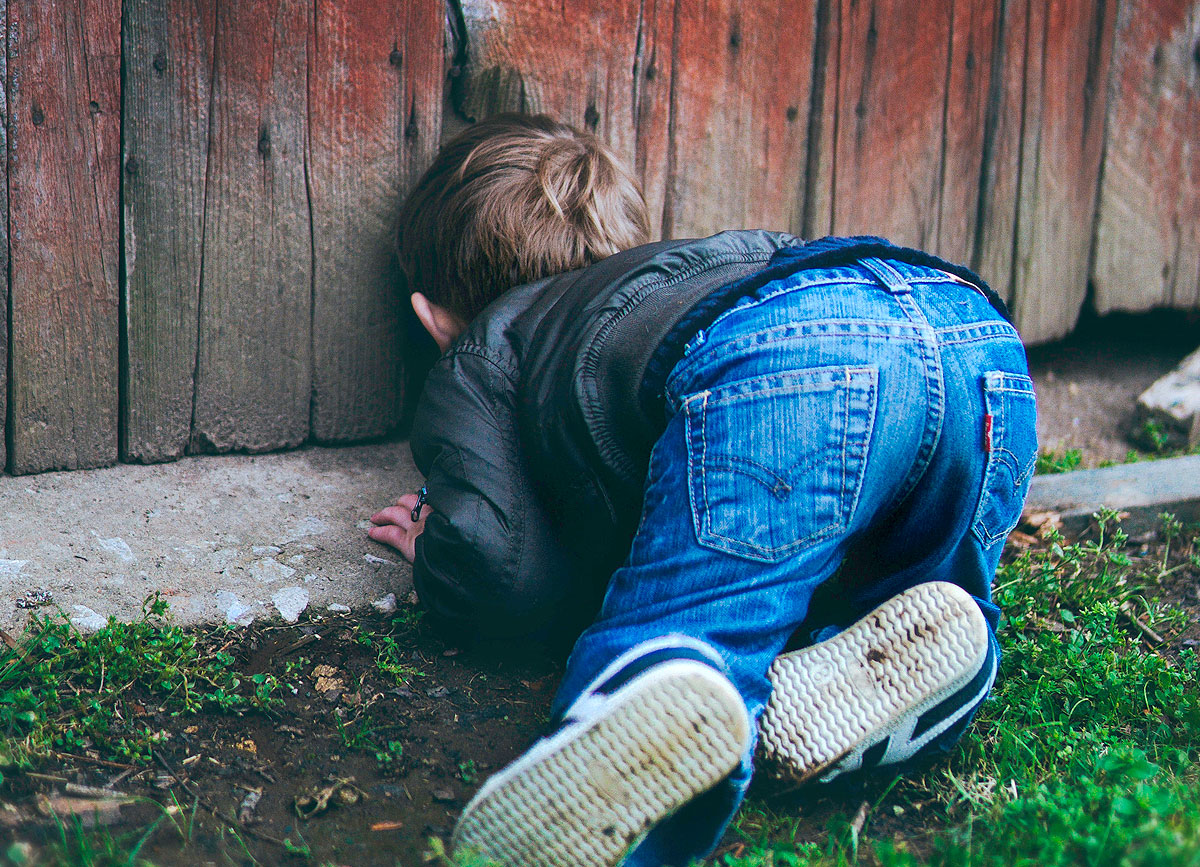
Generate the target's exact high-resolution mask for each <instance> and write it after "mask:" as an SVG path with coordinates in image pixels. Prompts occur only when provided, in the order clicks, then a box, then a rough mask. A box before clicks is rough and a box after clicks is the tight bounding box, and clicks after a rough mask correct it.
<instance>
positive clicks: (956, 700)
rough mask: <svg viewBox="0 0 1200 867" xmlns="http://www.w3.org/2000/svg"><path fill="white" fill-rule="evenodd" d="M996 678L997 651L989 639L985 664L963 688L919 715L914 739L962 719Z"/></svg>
mask: <svg viewBox="0 0 1200 867" xmlns="http://www.w3.org/2000/svg"><path fill="white" fill-rule="evenodd" d="M995 679H996V651H995V650H994V649H993V648H992V644H991V642H990V641H989V642H988V652H987V658H986V659H984V662H983V665H981V666H980V667H979V671H978V673H977V674H976V675H975V676H974V677H973V678H971V680H970V681H968V682H967V683H965V684H964V685H963V688H962V689H960V690H959V691H958V692H956V693H954V695H952V696H949V697H948V698H947V699H946V700H945V701H942V702H939V703H938V704H936V705H934V706H933V707H931V708H930V709H929V710H927V711H925V713H923V714H921V715H920V716H919V717H917V724H916V726H914V727H913V732H912V739H913V740H919V739H920V738H921V737H922V736H923V735H924V734H925V733H926V732H927V731H929V730H930V729H931V728H933V727H934V726H936V725H938V724H939V723H942V722H945V723H946V724H947V725H946V726H944V727H942V731H944V730H945V728H948V727H949V726H950V725H953V724H954V723H956V722H958V721H959V720H960V719H962V717H963V716H964V715H965V714H967V713H969V712H971V711H973V710H975V709H976V708H977V707H978V706H979V705H980V704H982V703H983V700H984V699H985V698H987V694H988V691H989V690H990V689H991V688H992V683H993V682H994V681H995ZM939 734H940V732H939Z"/></svg>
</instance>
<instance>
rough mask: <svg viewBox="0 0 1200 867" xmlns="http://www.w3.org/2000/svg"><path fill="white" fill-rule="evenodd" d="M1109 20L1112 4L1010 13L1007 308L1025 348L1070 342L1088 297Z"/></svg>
mask: <svg viewBox="0 0 1200 867" xmlns="http://www.w3.org/2000/svg"><path fill="white" fill-rule="evenodd" d="M1018 7H1019V4H1018ZM1114 10H1115V0H1087V2H1080V0H1038V2H1033V0H1030V2H1028V3H1027V5H1026V6H1025V7H1024V9H1021V8H1018V9H1016V10H1013V9H1012V8H1011V7H1010V11H1015V12H1016V13H1017V14H1018V15H1022V14H1023V15H1024V17H1025V22H1026V23H1025V27H1024V29H1025V31H1026V36H1027V38H1026V50H1025V56H1024V92H1025V97H1024V100H1023V104H1022V111H1023V114H1022V124H1021V128H1022V135H1021V151H1020V165H1019V170H1018V179H1017V182H1018V188H1017V189H1018V198H1017V219H1016V224H1015V237H1014V238H1013V270H1012V298H1011V305H1012V308H1013V312H1014V314H1015V316H1016V321H1017V326H1018V327H1019V328H1020V329H1021V332H1022V336H1023V337H1024V338H1025V340H1026V341H1027V342H1031V343H1036V342H1041V341H1045V340H1051V339H1054V338H1056V337H1060V336H1062V335H1064V334H1067V333H1068V332H1070V331H1071V329H1072V328H1074V326H1075V322H1076V320H1077V318H1078V316H1079V311H1080V309H1081V308H1082V306H1083V301H1084V299H1085V297H1086V295H1087V280H1088V258H1089V256H1090V253H1091V242H1092V233H1093V220H1094V218H1095V214H1096V194H1097V189H1098V184H1099V172H1100V157H1101V153H1102V151H1103V144H1104V142H1103V135H1104V115H1105V100H1106V97H1107V87H1106V86H1105V83H1106V81H1107V76H1108V70H1109V60H1110V55H1111V47H1112V38H1113V26H1114Z"/></svg>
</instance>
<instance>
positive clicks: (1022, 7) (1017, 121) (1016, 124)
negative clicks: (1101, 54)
mask: <svg viewBox="0 0 1200 867" xmlns="http://www.w3.org/2000/svg"><path fill="white" fill-rule="evenodd" d="M1027 8H1028V0H1011V2H1008V3H1004V4H1001V5H1000V7H999V11H998V18H997V22H996V29H995V31H994V37H993V40H992V49H991V57H990V66H991V71H992V74H991V82H990V85H989V88H988V98H987V111H986V115H985V119H984V150H983V159H982V170H981V172H980V179H979V225H978V226H977V227H976V241H975V249H974V251H973V255H972V257H971V260H970V261H971V266H972V267H973V268H974V269H975V270H976V271H977V272H978V273H979V274H980V275H981V276H982V277H983V278H984V279H985V280H987V281H988V283H990V284H991V286H992V288H993V289H995V290H996V291H997V292H998V293H999V294H1000V296H1001V297H1002V298H1003V299H1004V300H1005V301H1011V300H1012V297H1013V294H1014V288H1013V279H1014V278H1013V239H1014V238H1015V237H1016V232H1017V218H1018V213H1017V202H1018V200H1019V199H1020V179H1021V115H1022V112H1023V105H1024V99H1025V56H1026V54H1027V53H1028V50H1029V16H1028V15H1027V14H1026V10H1027Z"/></svg>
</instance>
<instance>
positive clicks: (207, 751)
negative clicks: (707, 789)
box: [0, 316, 1200, 867]
mask: <svg viewBox="0 0 1200 867" xmlns="http://www.w3.org/2000/svg"><path fill="white" fill-rule="evenodd" d="M1196 342H1197V330H1196V329H1195V328H1194V326H1193V324H1191V323H1187V322H1183V321H1181V318H1180V317H1178V316H1175V317H1149V318H1147V317H1143V318H1141V319H1138V320H1132V319H1110V320H1105V321H1102V322H1099V323H1086V324H1085V326H1084V327H1083V328H1081V330H1080V331H1079V332H1078V333H1077V334H1076V335H1075V336H1074V337H1072V338H1071V339H1070V340H1068V341H1066V342H1064V343H1061V344H1056V345H1053V346H1048V347H1044V348H1040V349H1036V350H1034V351H1033V352H1032V353H1031V362H1032V366H1033V370H1034V374H1035V379H1036V380H1037V382H1038V387H1039V398H1040V404H1041V420H1040V425H1039V427H1040V434H1041V438H1042V444H1043V447H1044V448H1051V449H1064V448H1080V449H1081V450H1082V451H1083V453H1084V463H1085V465H1094V464H1096V463H1098V462H1100V461H1102V460H1105V459H1109V460H1120V459H1121V458H1123V457H1124V455H1125V453H1126V452H1127V451H1128V449H1129V448H1131V444H1130V442H1129V441H1128V439H1127V434H1128V432H1129V430H1130V429H1131V427H1132V424H1133V417H1134V415H1133V401H1134V400H1135V399H1136V397H1137V394H1139V393H1140V392H1141V390H1143V389H1144V388H1145V387H1146V386H1148V385H1149V384H1150V383H1151V382H1153V381H1154V380H1155V379H1156V378H1157V377H1158V376H1160V375H1162V373H1165V372H1166V371H1167V370H1169V369H1170V368H1171V367H1172V366H1173V365H1174V364H1176V363H1177V362H1178V361H1179V359H1181V358H1182V357H1183V356H1184V355H1185V354H1186V353H1187V352H1188V351H1190V350H1191V349H1194V348H1195V344H1196ZM1027 529H1028V528H1027ZM1157 544H1159V543H1158V541H1157V539H1155V538H1151V537H1147V538H1145V539H1141V540H1134V541H1133V542H1132V543H1131V547H1132V548H1133V550H1135V551H1139V552H1141V553H1146V552H1147V551H1149V550H1150V549H1151V548H1152V547H1153V546H1155V545H1157ZM1166 589H1167V592H1168V593H1169V594H1170V596H1171V598H1172V599H1173V601H1175V602H1176V603H1177V604H1180V605H1183V606H1184V607H1186V608H1188V609H1189V610H1190V611H1191V613H1192V614H1193V615H1194V617H1193V627H1192V632H1191V633H1189V634H1188V636H1187V638H1188V640H1192V641H1196V640H1200V588H1198V587H1197V585H1196V581H1195V578H1194V576H1187V577H1186V578H1185V577H1181V578H1180V580H1179V582H1178V585H1177V586H1176V585H1172V586H1170V587H1168V588H1166ZM372 634H374V635H376V636H378V635H379V634H390V637H391V639H392V640H393V641H394V642H395V652H394V654H393V656H392V660H393V662H394V663H396V664H393V665H392V666H391V667H390V671H391V673H388V672H387V671H384V670H383V669H381V667H380V666H379V665H378V664H377V657H378V653H379V644H378V642H377V641H376V642H375V643H373V644H371V645H370V646H368V645H367V644H366V643H365V642H364V641H363V640H362V639H363V636H364V635H372ZM211 640H213V641H216V640H221V641H222V642H224V641H226V639H225V638H224V637H221V638H220V639H218V638H217V637H215V634H214V637H213V638H212V639H211ZM229 652H231V653H233V654H235V656H236V658H237V661H238V665H239V669H240V670H241V671H244V672H245V673H246V674H255V673H260V672H261V673H270V674H273V675H274V676H275V677H277V678H278V679H279V680H280V681H281V682H283V683H285V684H290V685H291V686H292V688H293V689H288V690H285V691H284V700H285V703H284V706H283V707H282V708H279V709H277V710H275V711H274V712H272V713H271V714H269V715H261V714H249V715H246V716H244V717H237V716H229V715H224V714H219V713H208V712H205V713H201V714H199V715H197V716H195V717H188V718H185V719H173V718H168V717H167V716H166V715H165V714H163V713H161V711H158V710H157V709H156V708H155V707H154V706H153V705H152V704H150V705H148V706H147V707H145V708H144V709H143V712H144V713H145V714H146V715H147V716H148V717H151V718H153V720H154V722H155V723H156V724H157V725H161V727H162V728H165V729H168V730H169V731H170V732H171V737H170V738H169V740H167V741H166V742H165V743H163V744H161V745H160V747H159V748H158V750H157V752H156V755H155V763H154V764H153V765H152V766H150V767H148V768H132V767H127V766H122V765H120V764H115V763H105V762H103V761H94V760H93V761H88V760H86V759H85V760H78V759H64V760H62V761H61V762H58V763H52V764H51V765H50V766H47V767H42V768H40V769H39V770H40V773H41V774H42V776H40V777H33V776H29V775H24V776H22V775H17V776H15V777H12V778H10V780H9V789H8V792H7V796H6V798H5V799H4V800H9V801H10V804H11V805H14V806H15V807H16V809H18V810H21V811H25V812H24V815H26V816H28V817H33V816H34V815H36V811H35V810H34V808H33V805H34V803H35V801H36V797H37V795H38V794H39V793H40V794H42V795H47V794H52V793H55V792H59V791H61V790H62V787H63V785H64V784H65V783H68V782H69V783H73V784H75V785H77V786H78V785H82V786H85V787H104V786H108V785H110V784H114V788H115V789H117V790H119V791H122V792H125V793H128V794H131V795H136V796H140V797H145V798H150V799H153V800H155V801H157V802H160V803H167V804H172V803H177V804H178V805H180V807H181V811H180V813H179V814H178V815H179V816H183V817H186V816H188V815H189V814H190V811H192V810H193V809H195V820H194V822H190V823H189V821H183V820H182V819H181V820H180V823H181V824H182V825H183V826H186V827H190V828H191V831H190V835H191V840H192V842H191V844H190V845H188V846H187V847H186V852H185V850H184V847H183V843H182V840H181V836H180V834H179V833H178V832H175V831H172V830H170V829H169V828H165V827H163V829H162V830H160V831H159V832H157V833H156V834H155V835H154V836H153V837H152V838H151V839H150V841H149V843H148V844H147V846H146V848H144V849H143V850H142V856H143V857H146V858H149V859H150V860H151V861H153V862H154V863H156V864H176V863H196V864H213V865H228V864H236V865H242V864H253V863H261V864H283V863H297V864H301V863H312V864H322V865H354V867H375V865H380V867H383V865H387V867H391V865H396V864H401V865H418V864H421V863H424V856H425V853H426V851H427V850H428V847H429V842H428V841H429V840H430V838H431V837H440V838H447V837H448V836H449V833H450V830H451V828H452V827H453V824H454V821H455V818H456V816H457V814H458V812H459V811H460V810H461V809H462V807H463V806H464V805H465V804H466V802H467V800H468V799H469V798H470V796H471V795H472V793H473V792H474V791H475V790H476V788H477V787H478V786H479V784H480V783H481V782H482V781H483V780H484V779H486V777H487V776H488V775H489V774H490V773H491V772H493V771H494V770H496V769H498V768H500V767H501V766H503V765H504V764H505V763H507V762H508V761H510V760H512V759H513V758H515V757H516V756H517V755H518V754H519V753H520V752H521V751H522V750H523V749H524V748H525V747H526V746H527V745H528V743H529V742H530V741H532V740H533V739H534V738H535V737H536V736H537V734H538V732H539V731H540V729H541V727H542V726H543V725H544V724H545V722H546V714H547V709H548V706H549V703H550V699H551V697H552V695H553V690H554V686H555V684H556V683H557V680H558V677H559V674H560V665H561V663H560V662H559V661H558V660H556V659H555V658H554V657H553V656H552V655H550V654H547V653H545V652H539V651H538V650H537V649H526V651H525V652H522V653H514V652H513V650H512V648H508V649H505V650H504V651H503V652H500V651H499V650H498V649H497V648H494V647H485V648H474V649H461V648H459V647H457V646H455V645H453V644H451V643H447V641H446V640H445V639H444V638H442V637H440V636H438V635H436V634H434V633H433V632H432V631H431V630H430V629H428V628H427V627H426V626H425V625H424V624H423V622H422V619H421V617H420V615H419V614H418V612H417V609H416V608H415V607H413V605H412V602H411V600H409V601H406V600H401V604H400V609H399V611H398V612H397V614H396V615H393V616H392V617H384V616H383V615H380V614H378V613H376V612H374V611H371V612H369V613H364V612H361V611H356V612H355V613H354V614H352V615H351V614H328V613H321V614H319V615H314V614H313V613H312V612H311V611H310V612H308V613H306V614H305V615H304V617H303V618H302V619H301V622H300V623H298V624H296V625H291V626H282V625H271V624H269V623H263V622H261V621H260V622H256V623H254V624H253V625H251V626H249V627H247V628H245V629H244V630H243V631H242V632H240V633H239V639H238V640H237V642H236V644H234V645H233V646H232V647H230V648H229ZM866 795H869V793H864V791H863V790H861V789H859V790H857V791H850V792H842V793H836V792H835V793H833V794H832V795H826V794H822V795H818V796H813V795H809V796H800V798H801V800H798V801H797V800H795V796H792V800H791V801H784V802H783V803H784V804H785V806H786V805H788V804H791V808H792V809H795V810H796V811H798V812H799V813H801V814H803V816H804V817H805V819H804V821H805V824H806V825H811V831H812V834H813V835H814V837H818V836H820V835H821V834H823V833H824V827H825V824H826V823H827V821H828V820H829V818H830V817H831V816H832V815H834V814H835V812H837V811H845V810H847V809H849V810H850V811H853V810H854V809H855V807H857V805H858V804H859V803H860V802H861V801H862V800H863V799H864V796H866ZM756 797H759V798H763V797H767V798H776V802H778V801H777V796H775V795H772V794H771V792H770V791H769V789H763V788H760V789H758V790H757V794H756ZM159 812H160V811H159V810H158V809H157V808H153V807H150V806H147V805H146V804H142V805H140V806H139V805H136V804H135V805H133V806H131V807H126V808H123V810H122V812H121V815H120V816H119V818H112V817H110V821H113V822H114V824H112V826H111V827H112V833H114V834H117V833H120V831H121V829H122V828H130V827H132V828H138V827H145V824H146V823H147V822H148V821H150V820H152V819H153V818H154V817H155V816H156V815H158V813H159ZM300 812H303V813H310V812H311V815H309V816H308V817H307V818H300V816H299V815H298V813H300ZM218 815H219V817H220V818H218ZM880 821H883V822H885V824H886V821H890V820H883V819H881V820H880ZM34 822H35V820H34V819H32V818H30V819H29V820H28V822H27V823H26V824H25V827H24V828H23V829H21V830H20V832H19V835H20V836H21V838H22V839H25V840H27V841H31V842H34V843H35V844H38V841H46V840H49V839H52V837H53V834H54V830H53V826H52V825H50V824H46V823H43V824H41V825H37V826H36V827H35V826H34V824H32V823H34ZM235 832H236V833H235ZM875 833H876V834H877V835H879V834H882V835H884V836H886V835H887V833H889V832H888V830H887V828H886V827H884V826H877V827H876V828H875ZM17 834H18V832H17V831H15V830H14V829H13V827H12V826H11V825H10V826H8V827H5V825H4V824H3V823H0V841H3V840H5V837H6V835H8V837H14V836H16V835H17ZM285 841H286V842H285ZM735 846H736V843H734V842H733V841H732V839H730V840H728V841H727V844H726V848H727V849H728V848H731V847H735ZM302 850H307V851H308V854H293V853H296V852H300V851H302Z"/></svg>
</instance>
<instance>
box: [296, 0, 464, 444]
mask: <svg viewBox="0 0 1200 867" xmlns="http://www.w3.org/2000/svg"><path fill="white" fill-rule="evenodd" d="M315 9H316V11H315V22H314V30H313V37H312V43H311V46H310V57H309V78H308V101H309V106H310V116H309V140H310V142H311V152H310V157H309V185H310V189H311V195H312V219H313V227H312V228H313V251H314V261H313V267H314V269H315V272H314V285H313V362H314V371H313V402H312V433H313V436H315V437H316V438H317V439H320V440H324V441H346V440H354V439H363V438H366V437H373V436H380V435H382V434H386V433H388V432H389V431H391V430H392V429H394V428H395V426H396V424H397V423H398V421H399V418H400V408H401V407H400V391H401V371H400V350H401V341H402V335H401V325H400V313H401V311H400V307H399V305H400V304H402V303H406V302H405V301H404V300H403V299H400V298H399V297H398V296H397V279H398V275H397V274H396V273H395V253H394V243H393V241H394V239H393V237H392V230H393V228H394V223H395V214H396V211H397V209H398V208H399V206H400V200H401V198H402V196H403V194H404V192H405V190H406V189H407V188H408V186H409V185H410V184H411V183H413V182H414V181H415V180H416V176H417V174H418V173H419V172H420V171H421V170H422V169H424V167H425V166H426V165H428V164H429V162H430V161H431V160H432V159H433V156H434V154H435V153H436V152H437V147H438V136H439V133H440V131H441V112H442V81H443V77H444V76H443V66H444V61H443V52H442V45H441V43H442V33H443V16H444V6H443V4H442V2H441V0H387V2H379V3H375V4H365V3H361V2H352V0H317V3H316V5H315Z"/></svg>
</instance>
